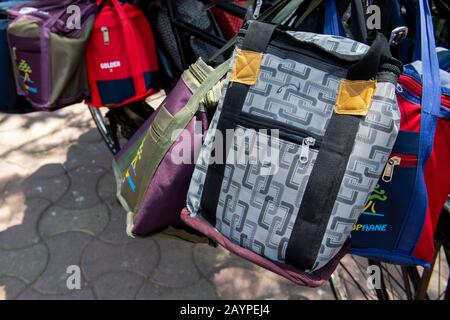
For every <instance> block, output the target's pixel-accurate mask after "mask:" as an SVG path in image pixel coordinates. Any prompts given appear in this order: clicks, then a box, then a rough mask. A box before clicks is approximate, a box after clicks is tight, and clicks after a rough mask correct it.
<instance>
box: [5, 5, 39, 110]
mask: <svg viewBox="0 0 450 320" xmlns="http://www.w3.org/2000/svg"><path fill="white" fill-rule="evenodd" d="M25 2H26V1H22V0H21V1H6V2H3V1H0V70H2V72H1V73H0V92H1V93H2V94H1V95H0V112H4V113H27V112H31V111H34V109H33V108H32V106H31V104H30V103H29V102H28V101H27V100H26V99H25V97H23V96H19V95H18V94H17V90H16V83H15V81H14V73H13V69H12V66H11V54H10V51H9V46H8V38H7V29H8V24H9V21H8V14H7V12H6V10H8V9H10V8H13V7H16V6H19V5H21V4H23V3H25Z"/></svg>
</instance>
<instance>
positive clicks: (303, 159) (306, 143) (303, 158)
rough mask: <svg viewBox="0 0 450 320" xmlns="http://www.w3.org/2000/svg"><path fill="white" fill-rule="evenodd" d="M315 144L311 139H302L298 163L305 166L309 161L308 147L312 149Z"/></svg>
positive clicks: (314, 140)
mask: <svg viewBox="0 0 450 320" xmlns="http://www.w3.org/2000/svg"><path fill="white" fill-rule="evenodd" d="M315 144H316V139H314V138H312V137H307V138H305V139H303V143H302V151H301V153H300V163H302V164H306V163H308V161H309V147H312V146H314V145H315Z"/></svg>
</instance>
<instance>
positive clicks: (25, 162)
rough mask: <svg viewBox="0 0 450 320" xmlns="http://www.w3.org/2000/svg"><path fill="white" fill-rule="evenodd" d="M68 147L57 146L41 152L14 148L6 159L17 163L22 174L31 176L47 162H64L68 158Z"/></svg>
mask: <svg viewBox="0 0 450 320" xmlns="http://www.w3.org/2000/svg"><path fill="white" fill-rule="evenodd" d="M66 154H67V147H66V146H57V147H55V148H53V149H51V150H48V151H46V152H41V153H29V152H24V151H23V150H14V151H11V152H9V153H8V154H7V156H6V158H5V161H6V162H8V163H10V164H11V165H16V166H18V167H19V168H20V169H19V170H20V171H19V173H20V175H21V176H30V175H31V174H32V173H34V172H35V171H37V170H39V169H40V168H41V167H43V166H45V165H46V164H54V163H59V164H62V163H63V162H64V161H65V160H66Z"/></svg>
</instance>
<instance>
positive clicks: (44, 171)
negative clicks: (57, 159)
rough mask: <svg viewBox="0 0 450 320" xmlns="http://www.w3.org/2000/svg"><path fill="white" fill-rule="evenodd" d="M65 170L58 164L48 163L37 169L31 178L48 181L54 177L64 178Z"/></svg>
mask: <svg viewBox="0 0 450 320" xmlns="http://www.w3.org/2000/svg"><path fill="white" fill-rule="evenodd" d="M65 174H66V170H65V169H64V167H63V166H62V165H61V164H60V163H49V164H45V165H43V166H41V167H39V169H38V170H36V171H35V172H33V173H32V178H33V179H36V180H39V179H50V178H54V177H59V176H64V175H65Z"/></svg>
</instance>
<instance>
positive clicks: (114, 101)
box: [86, 0, 158, 107]
mask: <svg viewBox="0 0 450 320" xmlns="http://www.w3.org/2000/svg"><path fill="white" fill-rule="evenodd" d="M101 2H103V1H99V3H101ZM86 64H87V69H88V79H89V87H90V91H91V101H88V104H90V105H92V106H95V107H102V106H107V107H118V106H122V105H125V104H129V103H131V102H136V101H141V100H144V99H145V98H146V97H148V96H150V95H151V94H153V93H155V92H156V91H157V90H156V89H155V88H156V84H155V83H156V78H157V71H158V61H157V56H156V48H155V42H154V38H153V32H152V30H151V28H150V25H149V23H148V21H147V18H146V17H145V15H144V14H143V13H142V11H141V10H140V9H139V8H138V7H137V6H135V5H132V4H129V3H125V4H123V5H121V4H120V3H119V1H118V0H106V1H104V2H103V4H102V8H101V9H100V12H99V13H98V16H97V17H96V19H95V23H94V30H93V32H92V35H91V37H90V39H89V43H88V48H87V52H86Z"/></svg>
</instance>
